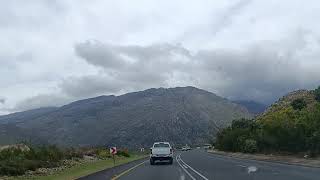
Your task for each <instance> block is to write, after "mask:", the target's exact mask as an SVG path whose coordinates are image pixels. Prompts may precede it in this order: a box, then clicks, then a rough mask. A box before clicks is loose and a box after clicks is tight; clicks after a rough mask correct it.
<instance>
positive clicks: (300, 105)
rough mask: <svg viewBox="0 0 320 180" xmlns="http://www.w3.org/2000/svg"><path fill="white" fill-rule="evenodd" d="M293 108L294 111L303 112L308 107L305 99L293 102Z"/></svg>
mask: <svg viewBox="0 0 320 180" xmlns="http://www.w3.org/2000/svg"><path fill="white" fill-rule="evenodd" d="M291 106H292V107H293V109H294V110H301V109H303V108H305V107H306V106H307V103H306V102H305V101H304V100H303V99H296V100H294V101H292V102H291Z"/></svg>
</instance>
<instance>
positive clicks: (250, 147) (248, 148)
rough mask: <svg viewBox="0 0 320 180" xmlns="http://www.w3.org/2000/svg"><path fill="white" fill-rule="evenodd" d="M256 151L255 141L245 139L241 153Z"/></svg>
mask: <svg viewBox="0 0 320 180" xmlns="http://www.w3.org/2000/svg"><path fill="white" fill-rule="evenodd" d="M257 151H258V146H257V141H256V140H253V139H246V140H245V141H244V144H243V146H242V152H244V153H255V152H257Z"/></svg>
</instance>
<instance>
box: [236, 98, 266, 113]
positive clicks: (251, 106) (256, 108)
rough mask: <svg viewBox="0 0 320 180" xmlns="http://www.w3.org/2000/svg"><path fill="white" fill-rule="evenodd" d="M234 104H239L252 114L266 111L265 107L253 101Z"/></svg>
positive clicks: (238, 101)
mask: <svg viewBox="0 0 320 180" xmlns="http://www.w3.org/2000/svg"><path fill="white" fill-rule="evenodd" d="M233 102H234V103H237V104H240V105H242V106H244V107H246V108H247V109H248V111H249V112H250V113H252V114H260V113H263V112H264V111H265V110H266V109H267V105H265V104H262V103H258V102H255V101H247V100H236V101H233Z"/></svg>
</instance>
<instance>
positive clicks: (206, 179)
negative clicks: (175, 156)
mask: <svg viewBox="0 0 320 180" xmlns="http://www.w3.org/2000/svg"><path fill="white" fill-rule="evenodd" d="M180 155H181V154H180ZM180 155H179V158H180V160H181V162H182V163H183V164H184V165H186V166H188V167H189V169H191V170H192V171H193V172H195V173H196V174H198V175H199V176H200V177H202V178H203V179H205V180H209V179H208V178H206V177H205V176H204V175H202V174H201V173H199V172H198V171H196V170H195V169H193V168H192V167H191V166H189V165H188V164H187V163H185V162H184V161H183V160H182V158H181V156H180Z"/></svg>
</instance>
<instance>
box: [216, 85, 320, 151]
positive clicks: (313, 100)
mask: <svg viewBox="0 0 320 180" xmlns="http://www.w3.org/2000/svg"><path fill="white" fill-rule="evenodd" d="M216 147H217V148H218V149H219V150H224V151H234V152H245V153H254V152H262V153H272V152H279V153H307V154H309V155H310V156H316V155H319V154H320V87H319V88H317V89H315V90H313V91H307V90H299V91H295V92H292V93H289V94H288V95H287V96H284V97H282V98H280V99H279V101H277V102H276V103H274V104H273V105H271V106H270V107H269V108H268V109H267V110H266V111H265V112H264V113H263V114H261V115H260V116H258V117H256V118H255V119H252V120H248V119H239V120H234V121H233V122H232V124H231V126H229V127H227V128H224V129H222V130H221V131H219V132H218V133H217V139H216Z"/></svg>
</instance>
